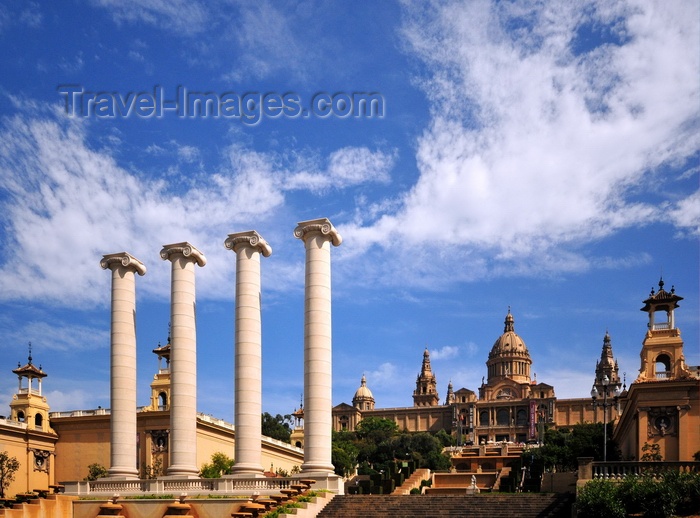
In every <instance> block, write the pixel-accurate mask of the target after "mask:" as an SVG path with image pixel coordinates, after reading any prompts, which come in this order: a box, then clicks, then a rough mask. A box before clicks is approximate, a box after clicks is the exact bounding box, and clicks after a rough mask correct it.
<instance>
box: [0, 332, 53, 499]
mask: <svg viewBox="0 0 700 518" xmlns="http://www.w3.org/2000/svg"><path fill="white" fill-rule="evenodd" d="M12 372H14V373H15V374H16V375H17V377H18V379H19V387H18V389H17V393H16V394H15V395H14V396H13V397H12V401H11V402H10V415H9V417H7V418H6V417H4V416H3V417H0V451H7V453H8V455H9V456H10V457H15V458H16V459H17V460H18V461H19V463H20V469H19V471H18V472H17V473H16V474H15V480H14V482H13V483H12V484H11V485H10V487H9V488H8V489H7V491H6V492H5V494H6V495H14V494H16V493H22V492H26V491H27V490H32V489H49V486H51V485H54V484H55V481H56V478H55V464H56V462H55V460H56V459H55V452H56V442H57V441H58V435H57V434H56V432H55V431H54V430H53V429H52V428H51V425H50V421H49V405H48V403H47V401H46V397H45V396H44V395H43V394H42V387H41V382H42V379H43V378H45V377H46V373H45V372H44V371H43V369H42V368H41V366H39V367H37V366H35V365H34V364H33V363H32V352H31V344H30V345H29V359H28V362H27V364H26V365H24V366H20V365H19V364H18V365H17V368H16V369H14V370H13V371H12Z"/></svg>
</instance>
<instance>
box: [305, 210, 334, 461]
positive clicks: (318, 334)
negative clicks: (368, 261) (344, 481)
mask: <svg viewBox="0 0 700 518" xmlns="http://www.w3.org/2000/svg"><path fill="white" fill-rule="evenodd" d="M294 236H295V237H296V238H298V239H301V240H303V241H304V245H305V248H306V280H305V289H304V463H303V464H302V466H301V471H302V474H312V473H320V474H324V473H325V474H328V473H332V472H333V464H332V462H331V430H332V419H331V411H332V401H331V382H332V369H331V244H333V245H334V246H339V245H340V244H341V243H342V238H341V236H340V234H339V233H338V232H337V231H336V229H335V228H334V227H333V225H332V224H331V222H330V221H329V220H328V219H326V218H322V219H315V220H310V221H302V222H300V223H299V224H298V226H297V228H296V229H295V230H294Z"/></svg>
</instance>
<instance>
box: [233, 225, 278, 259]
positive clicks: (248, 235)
mask: <svg viewBox="0 0 700 518" xmlns="http://www.w3.org/2000/svg"><path fill="white" fill-rule="evenodd" d="M224 246H225V247H226V248H227V249H229V250H233V251H234V252H238V250H240V248H241V247H245V246H247V247H250V248H254V249H256V250H257V251H258V252H260V253H261V254H262V255H263V256H264V257H270V255H272V247H271V246H270V245H269V243H268V242H267V241H265V239H263V237H262V236H261V235H260V234H258V233H257V232H256V231H255V230H246V231H245V232H236V233H234V234H229V235H228V237H227V238H226V241H224Z"/></svg>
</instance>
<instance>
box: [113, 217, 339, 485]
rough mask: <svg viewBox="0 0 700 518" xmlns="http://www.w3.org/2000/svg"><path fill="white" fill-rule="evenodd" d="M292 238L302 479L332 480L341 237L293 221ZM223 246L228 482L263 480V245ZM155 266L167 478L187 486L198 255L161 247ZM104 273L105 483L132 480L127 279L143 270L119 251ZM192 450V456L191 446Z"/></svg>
mask: <svg viewBox="0 0 700 518" xmlns="http://www.w3.org/2000/svg"><path fill="white" fill-rule="evenodd" d="M294 236H295V237H297V238H298V239H301V240H302V241H303V242H304V245H305V250H306V260H305V271H306V274H305V297H304V308H305V309H304V403H305V416H304V417H305V429H306V431H305V449H304V463H303V464H302V466H301V473H302V475H304V476H314V475H317V476H332V474H333V464H332V462H331V430H332V416H331V414H332V403H331V385H332V383H331V381H332V380H331V372H332V370H331V267H330V245H331V244H332V245H334V246H339V245H340V243H341V242H342V238H341V236H340V234H339V233H338V232H337V230H336V229H335V227H333V225H332V224H331V222H330V221H329V220H328V219H326V218H321V219H315V220H309V221H303V222H300V223H299V224H298V225H297V227H296V229H295V230H294ZM224 246H225V247H226V248H228V249H229V250H232V251H233V252H234V253H235V254H236V295H235V316H234V318H235V336H234V351H235V353H234V356H235V371H234V372H235V379H234V399H235V413H234V424H235V427H236V440H235V447H234V448H235V453H234V460H235V461H236V464H235V465H234V471H233V475H232V476H234V477H236V476H245V477H251V476H254V477H256V476H260V477H261V476H263V467H262V462H261V456H262V451H261V442H260V441H261V437H262V433H261V421H260V416H261V414H262V331H261V305H260V255H262V256H264V257H269V256H270V255H271V253H272V248H271V247H270V245H269V244H268V243H267V242H266V241H265V240H264V239H263V238H262V236H260V234H258V233H257V232H256V231H254V230H251V231H246V232H239V233H234V234H229V236H228V238H227V239H226V240H225V242H224ZM160 256H161V259H163V260H165V261H170V262H171V301H170V319H171V356H170V376H171V389H170V434H169V443H170V444H169V451H170V463H169V467H168V469H167V472H166V475H167V476H172V477H184V478H194V477H197V476H198V473H199V469H198V467H197V465H196V443H197V430H196V426H197V425H196V423H197V335H196V317H195V307H196V297H195V266H200V267H203V266H204V265H205V264H206V258H205V257H204V254H203V253H202V252H201V251H200V250H198V249H197V248H196V247H195V246H193V245H192V244H190V243H188V242H181V243H175V244H171V245H165V246H163V249H162V250H161V252H160ZM100 264H101V266H102V268H103V269H109V270H111V271H112V287H111V289H112V304H111V335H110V337H111V338H110V345H111V370H110V386H111V401H110V404H111V421H110V447H111V450H110V451H111V455H110V463H111V465H110V467H109V476H110V478H114V479H135V478H138V471H137V469H136V458H137V455H136V444H135V441H134V436H135V435H136V290H135V274H136V273H138V274H139V275H144V274H145V273H146V267H145V266H144V264H143V263H142V262H141V261H139V260H138V259H136V258H135V257H134V256H132V255H131V254H129V253H127V252H120V253H116V254H108V255H105V256H103V259H102V261H101V263H100ZM193 445H194V447H193Z"/></svg>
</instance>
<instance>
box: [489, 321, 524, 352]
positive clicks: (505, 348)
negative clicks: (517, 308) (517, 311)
mask: <svg viewBox="0 0 700 518" xmlns="http://www.w3.org/2000/svg"><path fill="white" fill-rule="evenodd" d="M514 324H515V319H514V318H513V315H511V313H510V310H509V311H508V314H507V315H506V320H505V328H504V330H503V334H502V335H501V336H499V337H498V338H497V339H496V341H495V342H494V344H493V347H492V348H491V352H490V353H489V360H491V359H493V358H498V357H508V358H510V357H512V356H521V357H522V356H525V357H527V358H530V353H529V352H528V350H527V346H526V345H525V342H524V341H523V339H522V338H520V335H518V333H516V332H515V326H514Z"/></svg>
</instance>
